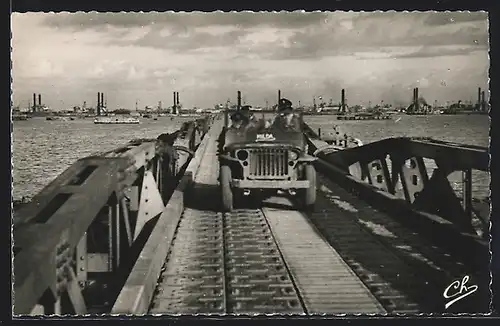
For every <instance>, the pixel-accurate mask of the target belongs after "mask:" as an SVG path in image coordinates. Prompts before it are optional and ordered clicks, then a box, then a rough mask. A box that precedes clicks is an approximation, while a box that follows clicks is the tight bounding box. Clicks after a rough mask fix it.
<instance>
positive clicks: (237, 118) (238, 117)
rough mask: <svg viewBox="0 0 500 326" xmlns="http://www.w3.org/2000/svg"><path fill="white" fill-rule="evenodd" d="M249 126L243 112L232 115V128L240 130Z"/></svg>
mask: <svg viewBox="0 0 500 326" xmlns="http://www.w3.org/2000/svg"><path fill="white" fill-rule="evenodd" d="M247 124H248V117H247V116H246V115H245V114H244V113H243V112H241V111H236V112H234V113H233V114H232V115H231V127H230V128H235V129H239V128H241V127H243V126H245V125H247Z"/></svg>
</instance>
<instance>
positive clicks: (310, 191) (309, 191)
mask: <svg viewBox="0 0 500 326" xmlns="http://www.w3.org/2000/svg"><path fill="white" fill-rule="evenodd" d="M304 176H305V178H304V179H305V180H308V181H309V188H306V189H304V194H303V196H304V197H303V200H304V206H305V209H306V210H312V209H314V204H315V203H316V169H315V168H314V165H312V164H307V165H306V166H305V167H304Z"/></svg>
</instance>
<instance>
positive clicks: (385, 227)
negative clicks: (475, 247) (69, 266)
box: [112, 121, 477, 314]
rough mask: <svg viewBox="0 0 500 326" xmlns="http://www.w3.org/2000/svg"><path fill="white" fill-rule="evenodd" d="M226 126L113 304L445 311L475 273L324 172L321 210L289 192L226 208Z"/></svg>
mask: <svg viewBox="0 0 500 326" xmlns="http://www.w3.org/2000/svg"><path fill="white" fill-rule="evenodd" d="M219 132H220V121H216V123H215V125H214V126H213V127H212V128H211V130H210V131H209V136H208V137H205V138H204V143H202V145H200V146H206V148H205V149H204V155H203V156H202V157H201V158H200V160H199V161H197V162H195V163H193V164H194V165H196V166H197V167H198V168H196V169H194V170H193V171H194V180H193V181H194V182H193V184H192V187H191V188H190V189H189V190H186V192H185V193H181V192H179V193H178V194H174V195H173V196H172V199H171V200H170V202H169V204H168V205H173V204H172V203H171V202H173V201H175V200H180V201H182V198H183V196H184V204H183V207H182V208H174V206H172V207H171V208H168V205H167V208H166V210H167V211H168V210H169V209H170V210H171V211H170V214H165V216H163V215H162V217H160V219H161V218H167V219H170V220H169V221H168V222H162V221H161V220H160V221H158V224H159V225H161V224H162V223H164V224H165V223H166V224H165V225H167V224H168V225H170V227H171V228H173V229H175V231H173V230H172V231H171V234H170V233H169V234H166V235H164V236H163V237H164V242H163V243H161V245H160V247H158V248H157V249H147V247H148V245H147V244H146V248H145V250H146V253H145V254H144V257H143V258H144V259H143V262H141V260H140V259H139V262H138V263H137V264H136V266H135V267H134V269H133V270H132V273H131V274H130V276H129V279H128V281H127V283H126V284H125V286H124V287H123V289H122V291H121V293H120V295H119V297H118V300H117V301H116V302H115V305H114V307H113V310H112V313H116V314H225V313H229V314H255V313H257V314H273V313H279V314H283V313H284V314H297V313H298V314H304V313H305V314H318V313H330V314H331V313H337V314H338V313H419V312H442V311H443V310H444V301H443V300H444V299H443V295H442V293H443V290H444V288H445V287H446V286H447V285H449V283H451V282H452V281H453V280H454V278H455V277H460V276H462V275H463V274H462V273H464V272H465V273H471V271H468V270H467V269H466V268H465V266H464V264H462V263H460V262H459V261H457V260H454V259H453V258H452V257H451V256H450V255H449V254H448V253H446V252H444V251H443V250H442V249H439V248H437V247H436V246H433V245H432V244H430V243H428V242H426V240H425V239H423V238H422V237H421V236H419V235H417V234H416V233H415V232H412V231H410V230H409V229H406V228H404V227H403V226H401V225H399V224H398V223H397V222H395V221H394V220H393V219H391V217H390V216H388V215H386V214H384V213H381V212H379V211H377V210H375V209H374V208H372V207H371V206H369V205H368V204H366V203H365V202H363V201H362V200H360V199H358V198H357V197H356V196H355V195H352V194H350V193H348V192H347V191H345V190H343V189H341V188H340V187H339V186H337V185H335V184H333V183H332V182H330V181H329V180H327V179H326V178H325V177H322V176H321V177H320V178H319V180H318V203H317V207H316V209H315V212H313V213H304V212H300V211H297V210H295V209H294V205H293V203H292V202H291V200H290V199H289V198H285V197H275V198H271V199H268V200H266V201H265V202H264V203H263V205H257V206H255V207H252V204H251V203H250V202H249V204H248V206H247V205H245V206H246V207H237V208H236V209H235V210H234V211H233V212H231V213H223V212H221V211H220V208H219V207H220V204H219V202H220V198H219V197H220V195H219V193H220V191H219V189H218V182H217V176H218V164H217V162H218V160H217V157H216V148H217V144H216V138H217V135H218V133H219ZM188 170H189V168H188ZM179 206H182V205H179ZM175 216H178V218H175ZM154 232H155V231H153V233H154ZM152 236H153V235H152ZM148 250H149V251H148ZM161 253H164V258H165V260H164V265H163V267H162V268H161V271H159V273H158V274H159V278H156V277H155V275H158V274H155V273H154V272H151V271H152V270H154V269H155V268H156V269H158V270H160V267H159V265H158V263H151V265H155V266H156V267H155V266H153V267H151V266H149V265H147V264H145V263H144V261H147V260H148V259H151V258H148V257H147V256H148V255H151V256H155V257H157V258H158V257H159V255H161ZM141 256H142V254H141ZM145 270H146V271H145ZM470 275H471V277H473V274H472V273H471V274H470ZM152 278H154V279H152ZM470 303H471V302H470V301H469V302H468V304H469V305H470ZM462 311H464V310H462ZM476 311H477V310H476Z"/></svg>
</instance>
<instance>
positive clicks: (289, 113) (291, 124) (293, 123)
mask: <svg viewBox="0 0 500 326" xmlns="http://www.w3.org/2000/svg"><path fill="white" fill-rule="evenodd" d="M278 112H279V113H278V115H277V116H275V117H274V119H273V120H272V121H271V123H270V124H271V125H274V126H279V127H282V128H285V129H299V126H300V123H299V120H298V118H297V116H296V115H295V114H294V113H293V107H292V102H291V101H290V100H288V99H286V98H282V99H280V102H279V103H278Z"/></svg>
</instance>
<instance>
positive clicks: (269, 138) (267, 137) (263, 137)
mask: <svg viewBox="0 0 500 326" xmlns="http://www.w3.org/2000/svg"><path fill="white" fill-rule="evenodd" d="M256 140H257V141H272V140H276V138H274V135H273V134H257V139H256Z"/></svg>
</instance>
